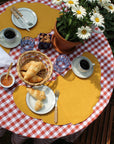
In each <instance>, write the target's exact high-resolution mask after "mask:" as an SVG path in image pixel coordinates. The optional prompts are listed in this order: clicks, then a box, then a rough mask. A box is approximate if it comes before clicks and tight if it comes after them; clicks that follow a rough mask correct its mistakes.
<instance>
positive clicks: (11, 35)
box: [0, 27, 16, 43]
mask: <svg viewBox="0 0 114 144" xmlns="http://www.w3.org/2000/svg"><path fill="white" fill-rule="evenodd" d="M3 40H5V41H6V42H7V43H13V42H15V40H16V32H15V29H14V28H11V27H8V28H5V29H3V30H2V32H1V35H0V42H2V41H3Z"/></svg>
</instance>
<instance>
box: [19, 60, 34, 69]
mask: <svg viewBox="0 0 114 144" xmlns="http://www.w3.org/2000/svg"><path fill="white" fill-rule="evenodd" d="M32 62H33V61H29V62H28V63H26V64H24V65H22V67H21V70H23V71H27V70H28V68H29V67H30V65H31V64H32Z"/></svg>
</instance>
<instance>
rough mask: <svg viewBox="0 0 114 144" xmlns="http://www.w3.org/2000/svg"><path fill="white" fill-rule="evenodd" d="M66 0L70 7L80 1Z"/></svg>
mask: <svg viewBox="0 0 114 144" xmlns="http://www.w3.org/2000/svg"><path fill="white" fill-rule="evenodd" d="M64 1H65V2H66V6H67V7H68V8H70V7H73V6H75V5H78V4H79V1H78V0H64Z"/></svg>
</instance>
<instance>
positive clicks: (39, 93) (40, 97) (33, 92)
mask: <svg viewBox="0 0 114 144" xmlns="http://www.w3.org/2000/svg"><path fill="white" fill-rule="evenodd" d="M27 92H29V94H30V95H31V96H32V97H34V98H35V99H38V100H41V101H42V100H44V99H46V96H45V92H44V91H40V90H36V89H32V88H27Z"/></svg>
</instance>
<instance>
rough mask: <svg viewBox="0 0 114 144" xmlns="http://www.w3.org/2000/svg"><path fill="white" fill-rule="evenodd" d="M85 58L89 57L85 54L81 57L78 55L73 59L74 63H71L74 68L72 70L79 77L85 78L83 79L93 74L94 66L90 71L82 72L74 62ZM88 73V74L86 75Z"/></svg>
mask: <svg viewBox="0 0 114 144" xmlns="http://www.w3.org/2000/svg"><path fill="white" fill-rule="evenodd" d="M83 57H84V58H85V59H89V58H87V57H85V56H79V57H76V58H74V59H73V61H72V63H71V68H72V71H73V72H74V74H75V75H76V76H78V77H79V78H83V79H86V78H89V77H90V76H91V75H92V74H93V67H92V69H91V70H90V71H87V72H80V71H79V70H78V69H77V68H76V67H74V62H76V63H77V62H78V61H79V60H80V59H81V58H83ZM89 61H91V60H90V59H89ZM85 74H86V75H85Z"/></svg>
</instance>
